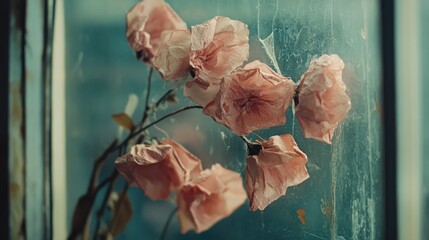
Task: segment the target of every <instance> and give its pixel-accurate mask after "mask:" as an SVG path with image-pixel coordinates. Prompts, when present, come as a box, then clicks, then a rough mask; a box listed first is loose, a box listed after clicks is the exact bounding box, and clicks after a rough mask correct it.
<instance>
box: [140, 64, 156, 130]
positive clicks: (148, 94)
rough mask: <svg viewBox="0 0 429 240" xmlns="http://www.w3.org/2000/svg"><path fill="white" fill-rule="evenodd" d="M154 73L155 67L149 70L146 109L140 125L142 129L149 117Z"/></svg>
mask: <svg viewBox="0 0 429 240" xmlns="http://www.w3.org/2000/svg"><path fill="white" fill-rule="evenodd" d="M152 73H153V67H151V68H150V70H149V76H148V78H147V92H146V101H145V108H144V112H143V117H142V121H141V123H140V127H143V124H144V123H145V121H146V119H147V117H148V116H149V109H150V107H149V106H150V104H149V99H150V90H151V84H152Z"/></svg>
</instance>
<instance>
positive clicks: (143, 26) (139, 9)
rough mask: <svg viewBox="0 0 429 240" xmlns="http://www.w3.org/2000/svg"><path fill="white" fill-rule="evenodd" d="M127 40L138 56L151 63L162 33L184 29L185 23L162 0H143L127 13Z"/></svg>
mask: <svg viewBox="0 0 429 240" xmlns="http://www.w3.org/2000/svg"><path fill="white" fill-rule="evenodd" d="M126 20H127V31H126V35H127V40H128V43H129V45H130V46H131V48H133V49H134V51H135V52H136V53H137V54H138V56H139V58H140V59H141V60H142V61H144V62H147V63H152V61H153V59H154V57H155V56H156V54H157V52H158V49H159V46H160V43H161V36H162V33H163V32H164V31H166V30H176V29H177V30H186V28H187V27H186V23H185V22H184V21H183V20H182V19H181V18H180V17H179V16H178V15H177V13H176V12H174V10H173V9H172V8H171V7H170V5H168V4H167V3H165V2H164V0H143V1H141V2H138V3H137V4H136V5H135V6H134V7H133V8H132V9H131V10H130V11H129V12H128V13H127V17H126Z"/></svg>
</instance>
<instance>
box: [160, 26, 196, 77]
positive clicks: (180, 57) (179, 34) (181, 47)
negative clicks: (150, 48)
mask: <svg viewBox="0 0 429 240" xmlns="http://www.w3.org/2000/svg"><path fill="white" fill-rule="evenodd" d="M190 34H191V33H190V32H189V31H188V30H173V31H165V32H164V33H163V35H162V41H161V45H160V47H159V50H158V53H157V55H156V57H155V60H154V62H153V66H154V67H155V68H156V69H157V70H158V72H159V73H160V74H161V76H162V78H163V79H179V78H181V77H183V76H185V75H186V74H188V70H189V51H190V47H191V41H190V40H191V39H190V37H191V35H190Z"/></svg>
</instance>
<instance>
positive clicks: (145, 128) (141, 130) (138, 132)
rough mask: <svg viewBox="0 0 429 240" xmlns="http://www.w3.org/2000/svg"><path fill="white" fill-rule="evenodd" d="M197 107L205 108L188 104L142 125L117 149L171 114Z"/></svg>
mask: <svg viewBox="0 0 429 240" xmlns="http://www.w3.org/2000/svg"><path fill="white" fill-rule="evenodd" d="M196 108H200V109H201V108H203V107H201V106H187V107H184V108H181V109H179V110H176V111H174V112H172V113H169V114H167V115H165V116H163V117H161V118H159V119H158V120H156V121H154V122H151V123H149V124H148V125H146V126H144V127H142V128H141V129H139V130H138V131H136V132H133V133H132V134H130V135H129V136H128V137H127V138H126V139H125V140H124V141H122V143H121V144H119V145H118V146H117V149H118V148H121V147H123V146H124V145H126V144H127V143H128V141H130V140H131V139H133V138H134V137H136V136H137V135H139V134H140V133H142V132H144V131H146V130H147V129H148V128H150V127H152V126H153V125H156V124H158V123H159V122H162V121H163V120H165V119H167V118H169V117H171V116H174V115H176V114H178V113H181V112H183V111H186V110H189V109H196Z"/></svg>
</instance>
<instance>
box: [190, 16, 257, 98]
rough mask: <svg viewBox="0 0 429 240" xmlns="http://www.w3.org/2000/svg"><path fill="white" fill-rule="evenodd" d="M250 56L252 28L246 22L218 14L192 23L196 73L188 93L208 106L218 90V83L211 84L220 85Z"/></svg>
mask: <svg viewBox="0 0 429 240" xmlns="http://www.w3.org/2000/svg"><path fill="white" fill-rule="evenodd" d="M248 57H249V30H248V28H247V26H246V25H245V24H244V23H242V22H240V21H237V20H231V19H230V18H227V17H222V16H217V17H214V18H213V19H211V20H209V21H207V22H205V23H203V24H200V25H197V26H194V27H192V28H191V57H190V65H191V68H192V71H193V73H194V74H195V77H194V79H193V80H191V84H187V85H186V86H185V96H188V97H190V98H191V99H192V100H193V101H195V102H197V103H199V104H200V105H202V106H205V104H206V103H208V102H210V101H211V100H212V99H213V98H214V97H215V95H216V93H217V91H216V90H218V88H217V86H215V87H214V88H209V87H208V86H211V85H212V84H214V85H219V83H220V80H221V79H222V77H223V76H225V75H227V74H229V73H230V72H231V71H233V70H234V69H235V68H237V67H239V66H241V65H242V64H243V62H244V61H246V60H247V59H248ZM194 82H196V84H194ZM198 88H199V89H198ZM207 89H210V90H209V91H207ZM195 95H197V96H195ZM201 95H206V97H203V98H202V97H201ZM207 99H208V100H207Z"/></svg>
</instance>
